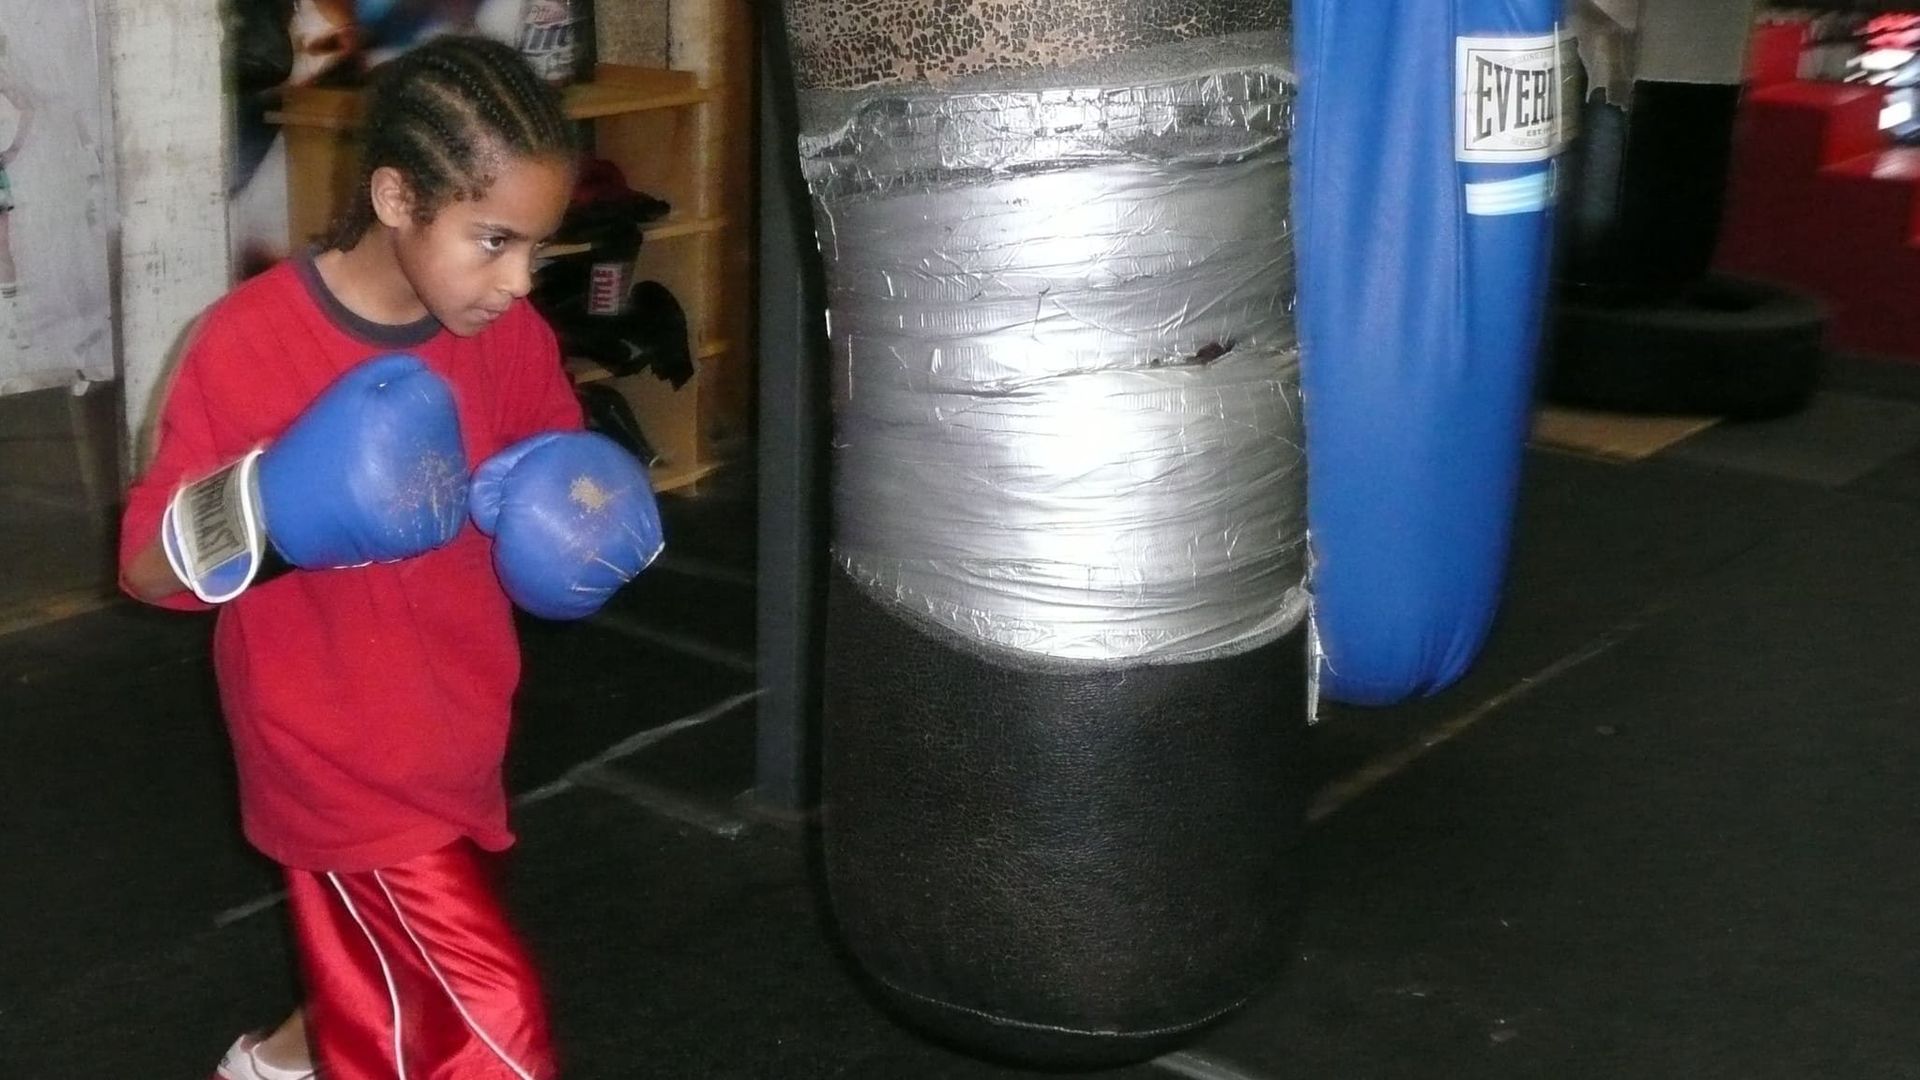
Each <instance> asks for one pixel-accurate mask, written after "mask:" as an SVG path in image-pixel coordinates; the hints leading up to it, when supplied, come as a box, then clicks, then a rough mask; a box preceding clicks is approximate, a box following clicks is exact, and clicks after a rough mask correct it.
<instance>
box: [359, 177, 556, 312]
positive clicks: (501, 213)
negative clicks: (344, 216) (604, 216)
mask: <svg viewBox="0 0 1920 1080" xmlns="http://www.w3.org/2000/svg"><path fill="white" fill-rule="evenodd" d="M381 171H385V170H381ZM396 180H398V182H399V184H400V186H401V187H402V188H404V186H405V181H404V180H400V179H399V178H398V176H397V174H396V175H395V176H394V177H389V178H388V182H389V183H392V182H393V181H396ZM380 185H381V182H380V179H379V178H378V177H376V179H375V186H376V192H375V198H374V205H375V208H376V211H377V212H378V213H379V215H380V218H381V221H382V222H383V223H385V224H386V225H388V226H390V227H392V228H393V229H394V236H393V248H394V254H395V257H396V258H397V259H398V261H399V263H400V272H401V274H402V275H403V276H405V278H406V279H407V283H408V284H409V285H411V286H412V287H413V291H414V293H415V294H416V295H417V296H418V297H419V298H420V302H421V303H422V304H424V305H425V306H426V309H427V312H428V313H429V314H431V315H432V316H433V317H434V318H436V319H438V320H440V325H442V326H444V327H446V328H447V329H448V330H450V331H452V332H453V333H455V334H458V335H460V336H461V337H471V336H473V335H474V334H477V333H479V332H480V331H482V330H485V329H486V328H487V327H488V326H489V325H490V324H492V322H493V320H495V319H497V318H499V317H500V316H501V314H503V313H504V312H505V311H506V310H507V307H508V305H510V304H512V303H513V301H515V300H517V299H519V298H520V297H523V296H525V295H527V293H528V292H530V291H532V289H533V255H534V249H535V248H536V247H537V246H538V245H539V244H540V243H541V241H543V240H545V239H546V238H547V237H549V236H551V235H553V232H554V230H555V229H558V228H559V227H560V219H561V217H562V216H563V215H565V213H566V210H567V202H568V199H569V197H570V196H571V195H572V193H573V169H572V167H571V165H570V164H568V163H566V162H562V161H555V160H553V159H550V158H510V159H507V160H506V161H505V162H504V163H503V164H501V165H500V166H499V167H498V168H497V169H496V170H495V174H494V180H493V186H492V187H489V188H488V189H487V192H486V194H485V195H483V196H481V197H480V198H478V199H460V200H456V201H454V202H450V203H447V204H446V205H445V206H442V207H440V209H439V211H438V212H437V213H435V214H434V216H433V220H432V221H429V222H427V223H426V224H424V225H423V224H420V223H419V222H416V221H414V220H413V215H412V213H411V203H410V202H404V203H402V204H401V205H399V206H389V207H383V206H382V205H381V202H382V200H381V199H380V195H379V191H378V188H379V187H380ZM405 198H406V199H410V198H411V193H410V192H408V193H405ZM396 211H397V212H396ZM390 214H391V215H392V217H391V218H390V217H389V215H390Z"/></svg>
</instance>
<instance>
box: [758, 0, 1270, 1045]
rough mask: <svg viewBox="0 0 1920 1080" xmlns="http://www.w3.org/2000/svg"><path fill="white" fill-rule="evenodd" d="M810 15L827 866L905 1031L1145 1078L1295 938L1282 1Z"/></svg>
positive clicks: (850, 936)
mask: <svg viewBox="0 0 1920 1080" xmlns="http://www.w3.org/2000/svg"><path fill="white" fill-rule="evenodd" d="M1162 8H1163V5H1161V4H1159V3H1157V2H1155V0H1121V2H1119V3H1112V2H1108V0H1101V2H1099V3H1094V2H1092V0H1070V2H1066V3H1049V4H1022V3H1018V2H1016V3H1001V2H994V3H986V2H969V0H958V2H955V3H950V4H940V5H907V4H897V3H889V2H880V0H859V2H853V3H845V2H828V0H788V2H787V3H786V5H785V18H786V24H787V31H788V35H789V41H790V46H791V52H792V59H793V66H794V81H795V83H796V84H797V86H796V89H797V96H798V112H799V117H800V129H801V130H800V138H799V154H800V163H801V169H802V172H803V174H804V176H805V178H806V181H807V186H808V190H809V193H810V196H811V200H812V208H813V220H814V225H815V232H816V238H817V241H818V247H819V251H820V256H821V258H822V260H823V266H824V271H825V274H824V276H825V281H826V289H827V296H828V312H827V324H828V340H829V350H828V351H829V354H830V363H831V372H830V379H829V382H830V384H831V405H832V417H833V437H832V453H831V490H832V497H831V507H832V510H831V512H832V555H833V570H832V576H831V581H830V584H829V589H828V597H827V616H826V628H825V633H826V640H825V652H826V667H825V673H824V681H823V702H822V708H823V718H822V727H823V730H822V744H823V754H822V763H821V813H822V838H823V839H822V844H823V855H824V860H823V861H824V870H825V879H826V885H827V890H828V895H829V901H830V906H831V910H832V913H833V916H834V920H835V924H836V926H837V928H838V932H839V934H840V936H841V937H842V938H843V940H844V942H845V944H846V946H847V950H848V952H849V953H850V954H851V955H852V957H853V958H854V959H855V960H856V961H857V964H858V966H859V968H860V969H861V970H862V971H863V972H864V973H865V974H866V976H868V977H869V979H870V981H871V984H872V986H873V987H874V989H875V990H876V992H877V994H878V995H879V996H880V997H881V998H882V999H883V1000H884V1001H885V1002H886V1003H887V1004H888V1005H889V1006H890V1007H891V1008H892V1009H893V1010H894V1011H895V1012H896V1013H897V1015H899V1016H900V1017H901V1018H903V1019H904V1020H906V1021H908V1022H909V1023H911V1024H913V1025H915V1026H917V1027H918V1028H920V1029H922V1030H923V1031H925V1032H928V1033H930V1034H933V1035H935V1036H937V1037H940V1038H943V1039H944V1040H947V1041H950V1042H953V1043H957V1044H958V1045H960V1046H961V1047H963V1048H965V1049H968V1050H970V1051H973V1052H975V1053H979V1054H982V1055H984V1056H993V1057H999V1058H1014V1059H1023V1060H1027V1061H1031V1062H1035V1063H1043V1064H1060V1065H1093V1064H1101V1063H1107V1062H1119V1061H1128V1060H1137V1059H1142V1058H1146V1057H1149V1056H1152V1055H1154V1054H1157V1053H1160V1052H1162V1051H1163V1050H1165V1049H1166V1048H1167V1047H1168V1046H1170V1045H1172V1044H1174V1043H1177V1042H1178V1041H1180V1040H1181V1039H1183V1038H1185V1037H1186V1036H1187V1035H1188V1034H1190V1033H1191V1032H1193V1031H1195V1030H1197V1029H1199V1028H1200V1027H1202V1026H1203V1025H1205V1024H1207V1023H1208V1022H1210V1021H1212V1020H1215V1019H1217V1018H1219V1017H1221V1016H1223V1015H1225V1014H1227V1013H1229V1012H1231V1011H1232V1010H1233V1009H1235V1008H1236V1007H1238V1006H1239V1005H1240V1004H1241V1003H1243V1002H1244V1001H1246V1000H1247V999H1248V998H1249V997H1250V996H1252V995H1253V994H1255V993H1256V992H1258V991H1259V990H1261V989H1263V988H1264V987H1265V986H1266V985H1267V984H1268V983H1269V982H1270V980H1272V979H1273V978H1274V977H1275V975H1276V973H1277V971H1278V970H1279V968H1280V966H1281V963H1282V961H1283V958H1284V954H1285V952H1286V938H1287V928H1288V926H1289V925H1290V916H1291V912H1292V907H1291V896H1292V893H1293V885H1294V878H1295V874H1296V872H1297V871H1296V867H1295V863H1294V860H1295V855H1294V845H1295V841H1296V837H1297V835H1298V833H1299V831H1300V829H1301V827H1302V822H1303V819H1304V803H1305V796H1306V792H1305V790H1304V781H1303V776H1302V772H1301V768H1300V766H1301V757H1302V752H1301V743H1302V736H1303V733H1304V730H1305V723H1306V717H1305V708H1306V702H1305V697H1306V664H1305V655H1306V650H1305V641H1304V638H1305V629H1304V627H1305V612H1306V596H1305V592H1304V588H1303V586H1304V573H1305V490H1304V484H1305V475H1304V460H1303V453H1302V449H1301V447H1302V433H1301V430H1300V408H1299V406H1300V402H1299V383H1298V353H1297V350H1296V347H1295V336H1294V330H1293V323H1292V316H1291V307H1290V300H1291V296H1292V240H1291V234H1290V230H1289V228H1288V223H1287V217H1288V209H1289V194H1288V192H1289V185H1288V172H1289V166H1288V132H1289V127H1290V113H1291V107H1292V103H1293V98H1294V93H1295V88H1294V80H1293V78H1292V75H1291V72H1290V70H1289V68H1288V66H1287V59H1288V54H1289V49H1288V46H1287V43H1286V40H1285V36H1284V23H1285V18H1284V7H1283V6H1282V5H1281V4H1280V2H1279V0H1199V2H1195V3H1190V4H1186V5H1183V6H1182V7H1181V8H1180V10H1179V18H1177V19H1172V18H1166V17H1165V15H1166V13H1165V12H1164V11H1163V10H1162Z"/></svg>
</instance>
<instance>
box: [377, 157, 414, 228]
mask: <svg viewBox="0 0 1920 1080" xmlns="http://www.w3.org/2000/svg"><path fill="white" fill-rule="evenodd" d="M367 186H368V189H369V190H368V192H367V194H368V195H369V196H370V197H371V198H372V200H373V216H374V217H377V218H379V219H380V224H382V225H385V226H387V227H388V228H390V229H397V228H400V227H401V226H403V225H410V224H412V223H413V185H412V184H409V183H407V178H406V176H405V175H403V174H402V173H401V172H400V170H399V169H396V168H394V167H393V166H391V165H382V166H380V167H379V168H377V169H375V170H373V175H372V176H370V177H368V178H367Z"/></svg>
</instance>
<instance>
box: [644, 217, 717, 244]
mask: <svg viewBox="0 0 1920 1080" xmlns="http://www.w3.org/2000/svg"><path fill="white" fill-rule="evenodd" d="M726 227H727V219H726V218H723V217H707V218H674V217H667V218H664V219H662V220H660V221H656V222H654V223H653V224H651V225H648V226H647V227H645V228H644V229H642V230H640V236H641V238H642V240H643V242H644V241H645V240H669V239H672V238H673V237H676V236H697V235H699V234H701V233H712V232H719V231H720V230H722V229H724V228H726Z"/></svg>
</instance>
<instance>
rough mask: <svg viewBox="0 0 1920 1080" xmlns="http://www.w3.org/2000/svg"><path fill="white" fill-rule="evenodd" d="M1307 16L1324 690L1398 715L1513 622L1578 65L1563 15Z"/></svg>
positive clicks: (1305, 373)
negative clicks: (1512, 546)
mask: <svg viewBox="0 0 1920 1080" xmlns="http://www.w3.org/2000/svg"><path fill="white" fill-rule="evenodd" d="M1295 19H1296V22H1295V33H1296V37H1295V49H1296V57H1297V59H1296V62H1297V64H1298V65H1299V68H1300V86H1301V93H1300V101H1299V113H1298V124H1297V128H1296V134H1295V138H1294V151H1295V162H1294V210H1295V215H1296V218H1297V221H1296V227H1297V229H1298V233H1297V237H1298V239H1297V244H1296V250H1297V253H1298V274H1299V297H1300V303H1299V310H1298V319H1299V331H1300V342H1301V349H1302V385H1303V388H1304V394H1305V423H1306V439H1307V461H1308V473H1307V476H1308V481H1307V483H1308V497H1307V522H1308V532H1309V536H1310V538H1311V543H1312V550H1313V555H1314V560H1315V562H1314V567H1313V591H1314V605H1315V606H1314V618H1315V628H1316V632H1317V634H1318V637H1319V644H1320V653H1321V655H1320V678H1321V683H1320V688H1321V692H1322V693H1323V694H1325V695H1326V696H1328V697H1331V698H1333V699H1334V700H1338V701H1345V702H1350V703H1353V704H1363V705H1384V704H1391V703H1393V702H1396V701H1401V700H1404V699H1407V698H1410V697H1414V696H1417V695H1423V694H1430V693H1432V692H1434V691H1436V690H1439V689H1441V688H1443V687H1445V686H1447V685H1448V684H1450V683H1452V682H1453V681H1454V680H1455V679H1457V678H1459V677H1460V675H1461V674H1462V673H1463V672H1464V671H1465V670H1466V669H1467V667H1468V665H1469V664H1471V663H1472V661H1473V659H1474V657H1475V656H1476V655H1477V654H1478V653H1479V651H1480V647H1481V644H1482V643H1483V642H1484V640H1485V639H1486V634H1487V629H1488V627H1489V625H1490V624H1491V623H1492V620H1493V615H1494V611H1495V608H1496V606H1497V602H1498V598H1499V593H1500V588H1501V584H1502V579H1503V577H1504V574H1505V566H1506V560H1507V550H1508V542H1509V538H1510V536H1511V532H1512V521H1513V512H1514V502H1515V496H1516V491H1517V488H1518V483H1519V473H1520V458H1521V451H1522V447H1523V445H1524V441H1525V437H1526V432H1527V423H1528V413H1529V404H1530V398H1531V396H1532V386H1533V375H1534V368H1535V355H1536V352H1537V347H1538V343H1539V339H1540V330H1541V317H1542V310H1543V307H1544V304H1545V298H1546V286H1547V281H1548V276H1549V272H1550V267H1549V257H1550V249H1551V243H1550V237H1551V231H1552V222H1551V217H1552V215H1551V212H1550V209H1551V204H1552V198H1553V188H1554V168H1555V165H1554V161H1553V158H1554V155H1555V154H1556V153H1557V152H1558V151H1559V148H1560V145H1561V143H1562V140H1563V139H1564V137H1565V136H1566V135H1567V134H1568V131H1567V130H1566V126H1567V125H1570V124H1571V123H1572V118H1573V117H1575V116H1576V115H1577V108H1575V107H1574V106H1575V101H1574V100H1570V99H1577V97H1578V94H1577V91H1575V90H1573V89H1572V88H1571V87H1570V86H1568V87H1567V88H1565V89H1563V86H1565V85H1566V84H1565V83H1563V77H1571V75H1572V74H1573V71H1572V70H1570V69H1576V68H1577V60H1575V59H1574V54H1573V49H1572V41H1571V35H1570V33H1568V32H1567V31H1566V30H1565V27H1564V26H1563V25H1562V24H1560V22H1559V19H1560V5H1559V4H1558V3H1554V2H1552V0H1517V2H1516V0H1506V2H1502V0H1455V2H1453V3H1436V2H1434V0H1375V2H1372V3H1365V4H1356V3H1352V2H1351V0H1300V2H1299V3H1298V4H1297V5H1296V7H1295ZM1563 118H1564V121H1563Z"/></svg>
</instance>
